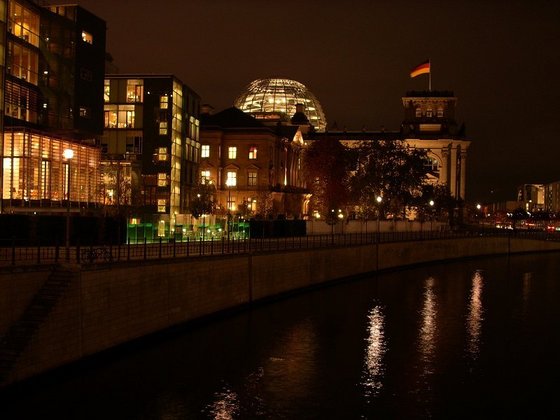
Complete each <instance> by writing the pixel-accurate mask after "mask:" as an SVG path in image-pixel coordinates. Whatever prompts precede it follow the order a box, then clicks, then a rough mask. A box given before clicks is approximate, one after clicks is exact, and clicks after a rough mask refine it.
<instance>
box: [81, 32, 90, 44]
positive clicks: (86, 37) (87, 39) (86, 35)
mask: <svg viewBox="0 0 560 420" xmlns="http://www.w3.org/2000/svg"><path fill="white" fill-rule="evenodd" d="M82 41H84V42H87V43H88V44H93V35H92V34H90V33H89V32H86V31H82Z"/></svg>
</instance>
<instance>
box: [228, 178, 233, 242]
mask: <svg viewBox="0 0 560 420" xmlns="http://www.w3.org/2000/svg"><path fill="white" fill-rule="evenodd" d="M234 182H235V181H233V179H231V178H228V179H227V180H226V186H227V190H228V198H227V203H226V207H227V240H228V243H229V231H230V228H231V226H230V218H231V213H230V210H231V208H230V207H231V187H233V185H234ZM228 246H229V245H228Z"/></svg>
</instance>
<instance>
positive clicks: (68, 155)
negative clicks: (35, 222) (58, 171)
mask: <svg viewBox="0 0 560 420" xmlns="http://www.w3.org/2000/svg"><path fill="white" fill-rule="evenodd" d="M62 156H63V157H64V159H66V161H67V163H66V165H67V166H66V170H67V174H66V260H69V259H70V176H71V172H70V161H71V160H72V158H73V157H74V151H73V150H72V149H64V151H63V152H62Z"/></svg>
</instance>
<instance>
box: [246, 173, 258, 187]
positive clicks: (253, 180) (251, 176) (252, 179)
mask: <svg viewBox="0 0 560 420" xmlns="http://www.w3.org/2000/svg"><path fill="white" fill-rule="evenodd" d="M247 185H248V186H249V187H255V186H256V185H257V171H249V173H248V174H247Z"/></svg>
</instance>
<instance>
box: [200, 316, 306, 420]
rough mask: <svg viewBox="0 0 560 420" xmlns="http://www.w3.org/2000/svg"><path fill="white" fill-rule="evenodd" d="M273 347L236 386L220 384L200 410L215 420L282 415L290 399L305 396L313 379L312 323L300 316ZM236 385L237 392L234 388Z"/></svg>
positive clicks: (274, 340)
mask: <svg viewBox="0 0 560 420" xmlns="http://www.w3.org/2000/svg"><path fill="white" fill-rule="evenodd" d="M271 344H272V350H271V351H270V352H269V353H267V355H266V356H265V358H264V359H262V360H260V366H259V367H258V368H257V369H256V371H254V372H253V373H251V374H249V375H248V376H247V377H245V378H243V379H242V380H241V381H240V383H239V384H237V386H235V387H234V386H223V387H222V389H220V390H219V391H216V392H215V393H214V398H213V401H212V402H211V403H210V404H208V406H207V407H206V408H205V410H203V412H204V413H205V414H206V415H208V416H209V417H210V418H212V419H215V420H229V419H234V418H248V417H260V418H269V417H271V416H273V417H278V416H280V417H282V412H283V408H282V407H284V406H287V405H289V403H288V402H289V401H292V402H296V401H300V400H302V399H305V398H306V397H307V396H308V395H309V392H310V387H312V386H313V383H314V382H316V380H317V379H316V378H315V376H316V367H315V358H316V354H315V353H316V347H317V337H316V333H315V331H314V326H313V323H312V322H311V321H309V320H308V319H306V320H303V322H300V323H298V324H296V325H293V326H292V327H291V328H290V329H288V330H286V331H284V332H283V334H280V335H279V336H276V337H274V339H273V341H272V343H271ZM232 388H233V389H237V393H236V392H235V391H234V390H233V389H232Z"/></svg>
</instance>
